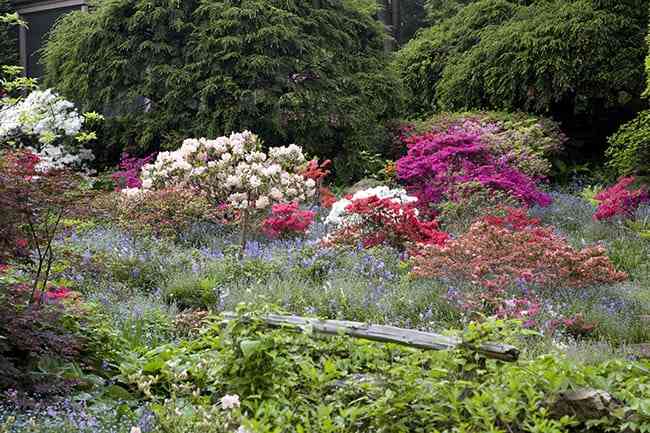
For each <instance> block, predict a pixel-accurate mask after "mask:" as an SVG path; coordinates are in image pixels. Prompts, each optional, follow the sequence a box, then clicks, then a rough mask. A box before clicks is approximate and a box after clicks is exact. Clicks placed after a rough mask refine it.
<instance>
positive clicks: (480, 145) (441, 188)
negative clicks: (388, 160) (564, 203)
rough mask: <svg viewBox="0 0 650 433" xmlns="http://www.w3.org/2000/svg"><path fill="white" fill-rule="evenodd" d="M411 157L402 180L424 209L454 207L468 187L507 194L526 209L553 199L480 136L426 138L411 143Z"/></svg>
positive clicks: (402, 164) (400, 164) (401, 170)
mask: <svg viewBox="0 0 650 433" xmlns="http://www.w3.org/2000/svg"><path fill="white" fill-rule="evenodd" d="M406 144H407V146H408V153H407V155H406V156H404V157H403V158H401V159H400V160H398V161H397V176H398V178H399V180H400V181H401V182H403V183H404V184H405V185H406V186H407V189H408V190H409V192H410V193H412V194H414V195H415V196H416V197H417V198H418V200H419V202H420V204H421V205H435V204H437V203H440V202H443V201H450V200H451V201H454V200H455V199H457V198H458V197H459V196H462V195H463V194H465V193H466V192H467V190H468V188H467V187H468V185H470V186H474V187H478V188H482V189H487V190H490V191H503V192H506V193H508V194H509V195H510V196H512V197H513V198H515V199H517V200H518V201H519V202H521V203H522V204H525V205H540V206H546V205H548V204H550V202H551V199H550V197H549V196H548V195H547V194H545V193H543V192H541V191H540V190H539V189H538V188H537V185H536V181H535V179H533V178H531V177H530V176H528V175H526V174H524V173H523V172H522V171H520V170H518V169H516V168H514V167H513V166H512V165H510V164H509V163H508V161H507V159H506V158H497V157H495V156H494V155H493V154H492V153H491V152H490V150H489V148H488V146H487V145H486V144H485V142H484V141H483V140H482V138H481V135H480V134H478V133H475V132H471V133H470V132H464V131H453V130H449V131H448V132H445V133H426V134H420V135H414V136H411V137H408V138H406Z"/></svg>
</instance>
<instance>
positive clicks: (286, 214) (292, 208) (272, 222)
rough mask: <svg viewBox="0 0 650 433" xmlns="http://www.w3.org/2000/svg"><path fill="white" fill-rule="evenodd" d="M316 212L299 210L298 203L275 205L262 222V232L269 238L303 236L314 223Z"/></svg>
mask: <svg viewBox="0 0 650 433" xmlns="http://www.w3.org/2000/svg"><path fill="white" fill-rule="evenodd" d="M315 216H316V212H314V211H309V210H300V207H299V206H298V203H288V204H276V205H273V207H272V209H271V215H269V216H268V217H267V218H266V219H265V220H264V221H263V222H262V231H263V232H264V233H265V234H266V235H267V236H268V237H270V238H286V237H291V236H299V235H303V234H305V233H306V232H307V229H308V228H309V227H310V226H311V225H312V223H313V222H314V217H315Z"/></svg>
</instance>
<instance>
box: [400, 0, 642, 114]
mask: <svg viewBox="0 0 650 433" xmlns="http://www.w3.org/2000/svg"><path fill="white" fill-rule="evenodd" d="M647 9H648V8H647V2H645V1H642V0H637V1H635V0H631V1H625V2H611V1H601V0H577V1H566V0H552V1H538V2H534V3H533V4H532V5H529V6H526V5H519V4H515V3H513V2H509V1H506V0H481V1H478V2H474V3H471V4H470V5H468V6H466V7H465V8H463V9H462V10H460V12H459V13H458V14H456V15H455V16H453V17H451V18H449V19H446V20H444V21H442V22H441V23H439V24H437V25H434V26H433V27H431V28H429V29H427V30H426V31H423V32H421V33H420V34H419V36H418V37H417V38H416V39H414V40H413V41H411V42H410V43H409V44H408V45H407V46H406V47H405V48H404V49H403V50H402V51H401V52H400V53H399V54H398V58H397V66H398V68H399V70H400V72H401V74H402V77H403V79H404V82H405V84H406V87H407V89H408V91H409V92H410V95H409V98H410V99H409V107H410V108H411V110H412V111H413V112H415V113H421V112H431V111H434V110H436V109H438V108H441V109H445V110H462V109H471V108H497V109H505V110H508V111H515V110H525V111H536V112H549V111H551V112H553V111H555V110H558V109H559V106H561V107H563V110H566V109H567V108H568V109H569V111H572V112H573V113H574V114H584V115H586V116H595V115H596V113H598V111H599V110H602V109H606V108H610V107H619V106H621V105H624V104H626V103H627V102H629V101H630V100H631V99H633V98H634V97H638V96H639V95H640V93H641V91H642V87H643V85H644V80H643V59H644V57H645V55H646V47H645V44H644V43H643V38H644V36H645V33H646V28H647V12H648V11H647Z"/></svg>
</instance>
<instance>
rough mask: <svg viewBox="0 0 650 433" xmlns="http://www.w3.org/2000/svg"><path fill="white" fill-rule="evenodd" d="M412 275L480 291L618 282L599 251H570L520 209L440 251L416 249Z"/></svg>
mask: <svg viewBox="0 0 650 433" xmlns="http://www.w3.org/2000/svg"><path fill="white" fill-rule="evenodd" d="M412 260H413V264H414V268H413V272H414V274H415V275H418V276H421V277H442V278H446V279H459V280H464V281H470V282H471V283H473V284H474V285H477V286H479V287H484V288H490V287H495V288H509V287H515V286H516V285H517V284H518V283H524V284H526V285H529V286H532V287H546V288H553V287H571V288H580V287H585V286H590V285H595V284H601V283H602V284H607V283H614V282H618V281H622V280H624V279H625V278H626V274H625V273H623V272H618V271H616V269H615V268H614V266H613V265H612V263H611V261H610V260H609V258H608V257H607V256H606V255H605V249H604V248H603V247H602V246H589V247H586V248H583V249H581V250H576V249H574V248H573V247H571V246H570V245H569V244H568V243H567V241H566V240H565V239H564V238H562V237H561V236H559V235H557V234H556V233H555V232H554V231H553V229H552V228H551V227H545V226H541V225H539V222H538V221H537V220H535V219H531V218H528V217H527V216H526V215H525V212H524V211H523V210H521V209H507V214H506V216H505V217H494V216H489V217H485V218H484V219H482V220H480V221H477V222H476V223H474V224H473V225H472V226H471V227H470V228H469V230H468V231H467V232H466V233H464V234H462V235H461V236H459V237H458V238H456V239H452V240H449V241H448V242H446V243H444V244H442V245H418V247H417V248H416V249H414V251H413V258H412Z"/></svg>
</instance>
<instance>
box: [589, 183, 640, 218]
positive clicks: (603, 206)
mask: <svg viewBox="0 0 650 433" xmlns="http://www.w3.org/2000/svg"><path fill="white" fill-rule="evenodd" d="M634 182H636V179H635V178H634V177H632V176H629V177H622V178H620V179H619V180H618V182H617V183H616V184H615V185H613V186H611V187H609V188H607V189H604V190H603V191H601V192H599V193H598V194H596V195H595V196H594V199H595V200H596V201H597V202H598V208H597V209H596V213H595V214H594V219H595V220H599V221H602V220H608V219H612V218H615V217H621V218H631V217H632V216H634V213H635V212H636V210H637V209H638V207H639V205H641V204H643V203H648V202H650V194H649V193H648V189H647V188H645V187H640V188H636V189H635V188H631V186H632V185H633V184H634Z"/></svg>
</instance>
